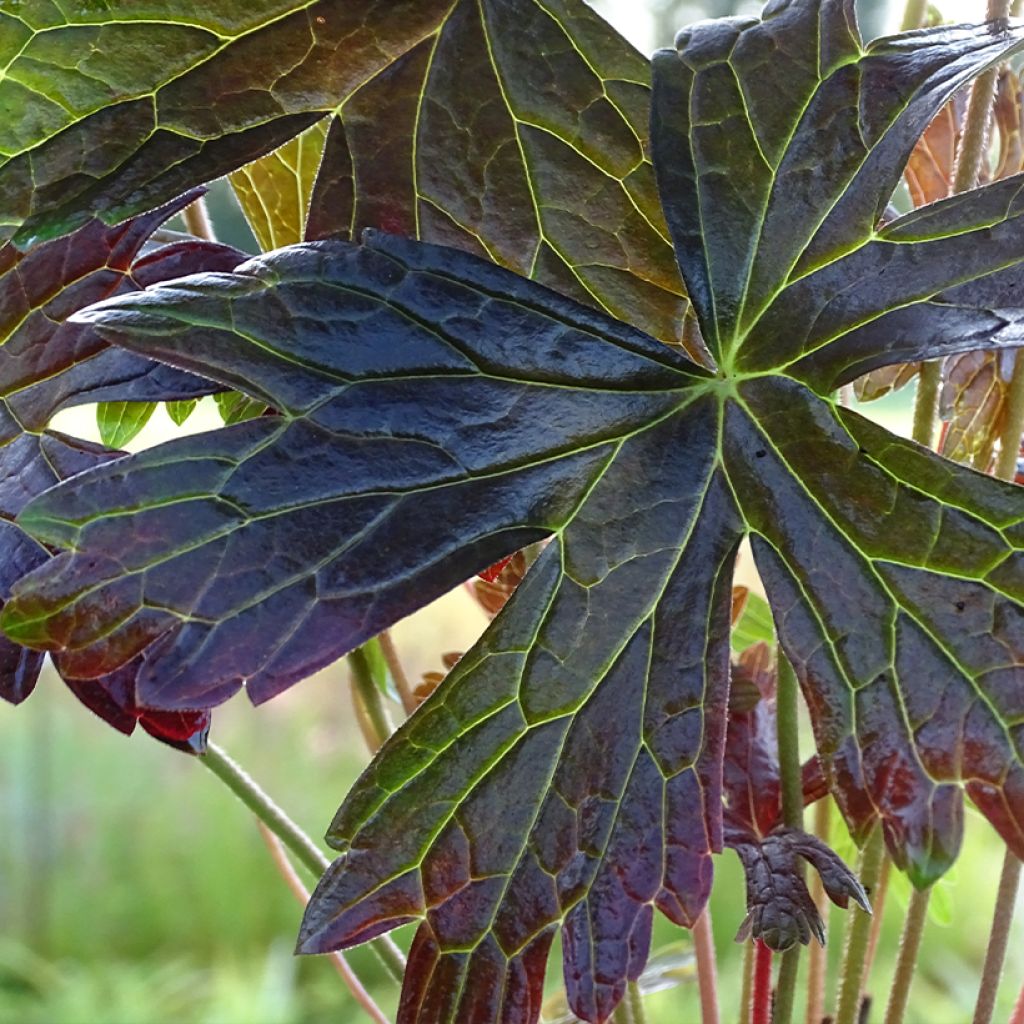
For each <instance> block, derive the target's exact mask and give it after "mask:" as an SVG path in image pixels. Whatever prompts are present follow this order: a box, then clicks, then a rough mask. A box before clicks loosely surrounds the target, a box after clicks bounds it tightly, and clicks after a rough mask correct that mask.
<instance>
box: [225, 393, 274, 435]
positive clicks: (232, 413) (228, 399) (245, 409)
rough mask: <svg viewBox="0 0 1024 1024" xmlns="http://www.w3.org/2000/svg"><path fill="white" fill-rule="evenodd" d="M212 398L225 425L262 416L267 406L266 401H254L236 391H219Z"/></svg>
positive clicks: (228, 425)
mask: <svg viewBox="0 0 1024 1024" xmlns="http://www.w3.org/2000/svg"><path fill="white" fill-rule="evenodd" d="M213 398H214V401H215V402H216V403H217V411H218V412H219V413H220V418H221V419H222V420H223V421H224V426H226V427H230V426H231V425H232V424H234V423H244V422H245V421H246V420H251V419H255V418H256V417H257V416H262V415H263V413H264V412H265V410H266V408H267V403H266V402H257V401H254V400H253V399H251V398H248V397H247V396H246V395H243V394H241V392H238V391H219V392H218V393H217V394H216V395H214V396H213Z"/></svg>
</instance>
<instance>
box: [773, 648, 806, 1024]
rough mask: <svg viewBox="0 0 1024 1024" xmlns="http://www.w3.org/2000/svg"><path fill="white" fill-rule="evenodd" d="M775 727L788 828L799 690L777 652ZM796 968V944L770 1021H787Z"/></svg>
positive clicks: (794, 819)
mask: <svg viewBox="0 0 1024 1024" xmlns="http://www.w3.org/2000/svg"><path fill="white" fill-rule="evenodd" d="M775 709H776V730H777V737H778V745H779V777H780V782H781V788H782V821H783V824H785V825H787V826H788V827H789V828H798V829H802V828H803V827H804V791H803V780H802V777H801V771H800V719H799V693H798V687H797V681H796V673H795V672H794V671H793V666H792V665H790V663H789V659H788V658H786V657H785V655H783V654H782V652H781V651H780V652H779V670H778V689H777V692H776V697H775ZM799 969H800V947H799V946H794V947H793V948H792V949H788V950H786V952H785V953H784V954H783V955H782V963H781V965H780V966H779V977H778V981H777V982H776V985H775V1002H774V1005H773V1009H772V1024H790V1021H791V1020H792V1019H793V1005H794V1002H795V1001H796V978H797V972H798V971H799Z"/></svg>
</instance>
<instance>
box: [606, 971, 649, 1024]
mask: <svg viewBox="0 0 1024 1024" xmlns="http://www.w3.org/2000/svg"><path fill="white" fill-rule="evenodd" d="M612 1022H613V1024H644V1002H643V996H641V994H640V986H639V984H638V983H637V982H635V981H631V982H630V983H629V986H628V987H627V989H626V995H625V996H624V997H623V1000H622V1002H621V1003H619V1005H618V1006H617V1007H616V1008H615V1013H613V1014H612Z"/></svg>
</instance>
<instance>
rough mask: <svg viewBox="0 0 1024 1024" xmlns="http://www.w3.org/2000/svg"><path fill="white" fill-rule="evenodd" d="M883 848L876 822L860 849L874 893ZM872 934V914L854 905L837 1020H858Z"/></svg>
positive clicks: (867, 885) (865, 880) (848, 1023)
mask: <svg viewBox="0 0 1024 1024" xmlns="http://www.w3.org/2000/svg"><path fill="white" fill-rule="evenodd" d="M884 851H885V844H884V843H883V841H882V829H881V827H879V826H878V825H876V826H875V827H874V828H873V829H872V831H871V835H869V836H868V839H867V842H866V843H865V844H864V848H863V850H861V855H860V865H859V871H858V874H859V875H860V882H861V885H863V886H864V889H865V891H866V892H867V893H868V895H869V896H871V895H873V893H874V891H875V889H876V888H877V887H878V878H879V874H880V873H881V869H882V855H883V853H884ZM870 934H871V915H870V914H866V913H864V911H863V910H861V909H860V907H853V908H851V909H850V918H849V924H848V926H847V929H846V946H845V949H844V950H843V968H842V975H841V976H840V979H839V997H838V1005H837V1007H836V1014H835V1024H856V1022H857V1019H858V1013H859V1011H860V998H861V990H862V989H863V986H864V966H865V960H866V958H867V951H868V939H869V938H870Z"/></svg>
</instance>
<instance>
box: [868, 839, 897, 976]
mask: <svg viewBox="0 0 1024 1024" xmlns="http://www.w3.org/2000/svg"><path fill="white" fill-rule="evenodd" d="M891 874H892V858H891V857H890V856H889V854H888V853H883V854H882V868H881V870H880V871H879V873H878V885H876V886H875V891H874V892H873V893H872V894H871V913H872V918H871V934H870V935H869V936H868V951H867V954H866V955H865V957H864V977H865V978H867V977H869V976H870V975H871V968H872V967H873V966H874V963H875V953H876V952H877V950H878V938H879V936H880V935H881V933H882V918H883V917H884V915H885V898H886V896H888V894H889V876H890V875H891Z"/></svg>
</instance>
